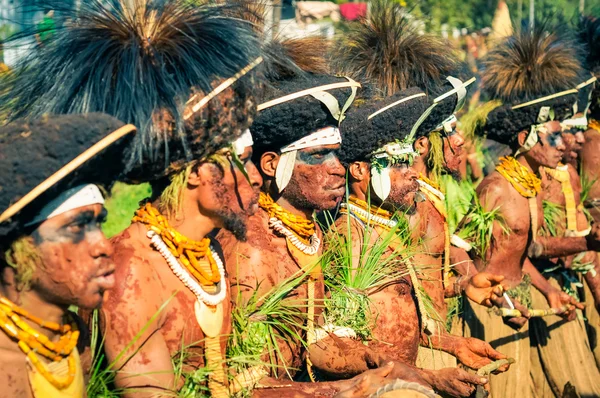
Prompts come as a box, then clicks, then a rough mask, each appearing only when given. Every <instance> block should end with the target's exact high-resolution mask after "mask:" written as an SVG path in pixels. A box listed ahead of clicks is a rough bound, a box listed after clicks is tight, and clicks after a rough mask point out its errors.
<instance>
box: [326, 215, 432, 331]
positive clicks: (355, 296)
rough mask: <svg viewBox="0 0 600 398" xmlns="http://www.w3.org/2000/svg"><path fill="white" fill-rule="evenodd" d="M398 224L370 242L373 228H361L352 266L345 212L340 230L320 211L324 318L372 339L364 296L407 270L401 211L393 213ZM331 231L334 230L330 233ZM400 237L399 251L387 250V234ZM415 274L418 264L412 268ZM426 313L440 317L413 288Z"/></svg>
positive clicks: (407, 241) (410, 246)
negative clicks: (322, 217)
mask: <svg viewBox="0 0 600 398" xmlns="http://www.w3.org/2000/svg"><path fill="white" fill-rule="evenodd" d="M393 219H394V220H396V221H397V222H398V224H397V225H396V226H395V227H393V228H391V229H390V231H389V232H388V233H386V234H384V235H383V236H377V238H376V239H375V240H374V242H371V240H372V237H373V236H372V235H371V234H374V233H376V232H375V231H374V230H373V229H371V228H369V227H368V225H367V228H366V229H365V233H364V234H363V240H362V243H361V249H360V254H359V260H358V264H359V265H358V266H357V267H355V266H354V265H353V261H352V260H353V250H352V246H353V245H352V240H353V239H352V238H353V237H352V229H351V224H350V217H348V218H347V223H346V225H343V226H341V228H342V229H345V230H346V231H341V230H340V229H339V228H340V227H336V226H335V225H334V220H333V218H332V216H331V215H330V214H329V213H326V214H325V225H324V226H323V228H324V230H329V233H327V234H326V235H325V237H324V245H325V247H326V250H325V252H324V254H323V256H322V258H321V268H322V269H323V274H324V276H325V285H326V287H327V289H328V291H329V295H330V297H329V298H328V299H327V300H325V313H324V317H325V323H326V324H332V325H335V326H340V327H348V328H351V329H352V330H354V331H355V332H356V334H357V337H358V338H360V339H361V340H362V341H369V340H371V339H372V337H373V336H372V329H373V326H374V324H375V322H376V320H377V314H375V311H373V308H372V303H371V300H370V299H369V295H370V294H373V293H375V292H377V291H380V290H382V289H384V288H385V287H387V286H388V285H389V283H390V282H391V281H394V280H397V279H399V278H408V277H409V272H408V269H407V268H406V266H405V265H404V263H405V261H407V260H409V259H410V258H411V257H412V255H413V253H414V252H415V249H416V244H415V243H414V242H412V239H411V229H410V226H409V224H408V220H407V218H406V217H405V215H404V214H396V215H394V217H393ZM336 231H337V232H336ZM398 238H400V239H401V241H402V246H403V247H405V249H404V250H402V251H395V252H390V250H389V245H390V242H391V241H392V240H393V239H398ZM415 268H417V273H419V271H420V270H422V269H423V267H417V266H415ZM419 289H420V290H419V292H420V294H421V296H422V298H423V302H424V304H425V305H424V306H425V310H426V311H427V315H428V316H429V317H430V318H432V319H434V320H439V321H441V319H440V317H439V315H437V312H436V311H435V308H434V306H433V302H432V300H431V298H430V297H429V296H428V294H427V293H426V292H425V291H424V290H423V289H422V287H419Z"/></svg>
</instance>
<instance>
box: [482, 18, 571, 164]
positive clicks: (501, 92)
mask: <svg viewBox="0 0 600 398" xmlns="http://www.w3.org/2000/svg"><path fill="white" fill-rule="evenodd" d="M579 57H580V51H579V50H578V47H577V45H576V43H575V42H574V41H573V40H570V39H568V38H566V37H564V36H561V35H559V34H558V33H556V30H555V29H549V26H548V25H547V24H545V23H539V24H536V27H535V28H534V29H533V30H528V29H523V30H522V31H521V32H520V33H516V34H514V35H512V36H509V37H507V38H506V39H505V40H504V41H503V42H501V43H499V44H498V45H496V46H495V47H494V48H493V49H492V50H491V51H490V52H489V53H488V55H487V57H486V59H485V60H484V62H483V65H484V72H483V74H482V87H483V94H484V95H485V96H487V98H488V99H489V100H494V101H495V103H496V104H498V106H497V107H495V108H494V109H492V110H491V111H490V112H489V113H488V115H487V123H486V126H485V129H486V130H487V133H488V137H489V138H491V139H493V140H496V141H499V142H502V143H505V144H511V143H514V141H515V139H516V136H517V133H519V132H520V131H523V130H530V134H529V136H528V139H527V142H526V145H524V146H523V147H522V148H521V149H519V152H518V153H522V152H525V151H527V150H529V149H531V147H533V145H535V143H536V142H537V130H538V129H539V128H541V126H543V124H544V123H545V122H547V121H550V120H555V119H556V120H563V119H565V118H567V117H570V116H571V115H572V112H573V104H574V103H575V101H576V99H577V90H574V88H575V87H576V86H577V85H578V84H579V83H580V82H581V80H582V79H581V77H582V76H583V73H582V72H583V69H582V68H581V64H580V60H579ZM500 103H502V104H503V105H502V106H500V105H499V104H500Z"/></svg>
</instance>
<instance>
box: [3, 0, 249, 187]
mask: <svg viewBox="0 0 600 398" xmlns="http://www.w3.org/2000/svg"><path fill="white" fill-rule="evenodd" d="M76 3H77V4H78V5H79V8H78V9H76V8H75V6H73V7H67V6H65V2H61V3H58V4H56V5H53V9H55V10H57V15H62V16H63V17H64V18H65V19H66V20H68V19H70V21H69V22H64V23H63V24H62V26H59V27H58V28H57V29H56V30H55V31H54V32H53V34H52V35H50V37H49V39H48V40H47V41H45V42H43V43H42V44H40V45H39V46H38V47H37V48H36V49H34V51H32V55H31V56H30V57H28V58H26V59H25V60H24V61H23V62H22V64H21V66H20V67H19V68H17V70H16V71H15V72H14V73H13V74H12V76H13V78H11V79H10V82H9V84H10V85H11V90H9V91H7V92H6V93H2V91H3V90H0V96H1V97H2V98H0V103H2V104H3V105H2V106H6V107H9V115H10V117H11V119H14V118H17V117H28V118H31V117H37V116H39V115H41V114H43V113H88V112H95V111H102V112H106V113H108V114H111V115H113V116H115V117H117V118H118V119H120V120H123V121H125V122H128V123H133V124H135V125H136V126H138V127H139V134H138V135H137V136H136V138H135V141H134V144H133V150H132V151H131V157H130V158H129V159H128V161H129V162H128V170H129V176H130V177H131V179H134V180H138V181H139V180H153V179H157V178H161V177H162V176H165V175H167V174H168V173H170V172H172V171H174V170H176V169H178V168H181V166H182V165H184V164H186V163H187V162H190V161H192V160H196V159H202V158H204V157H206V156H207V155H209V154H211V153H214V152H215V151H217V150H219V149H221V148H223V147H225V146H227V145H229V144H230V143H231V142H232V141H233V140H235V139H236V138H237V137H239V136H240V135H241V134H242V132H243V131H245V130H246V129H247V128H248V125H249V123H251V119H252V116H253V114H254V111H255V101H254V100H253V97H252V95H251V89H252V86H253V85H252V84H251V74H247V73H248V72H250V71H251V70H252V68H253V67H254V66H256V65H257V64H258V63H259V61H260V59H259V58H258V57H259V55H260V51H259V44H258V39H257V37H256V35H255V34H254V33H253V31H252V29H251V27H250V26H249V24H248V23H247V22H245V21H243V20H242V19H240V18H236V17H234V16H233V12H234V11H233V9H234V8H233V7H232V6H230V5H213V4H211V5H201V6H198V5H194V4H192V2H189V1H186V0H172V1H162V0H112V1H108V2H107V1H101V0H86V1H83V2H76ZM241 72H242V73H241ZM232 78H233V79H232ZM223 81H225V82H227V84H226V86H222V85H221V86H220V85H219V84H220V83H222V82H223ZM216 87H218V88H219V90H217V91H219V93H218V94H219V95H214V94H215V92H214V91H213V90H214V89H215V88H216ZM190 97H192V99H193V101H191V102H188V100H190ZM204 97H207V98H210V101H204V102H203V104H202V106H201V107H199V106H198V102H200V101H202V99H203V98H204ZM7 99H11V100H12V101H11V102H9V101H7ZM192 107H193V108H194V109H195V110H196V111H195V112H192V113H191V114H190V109H191V108H192Z"/></svg>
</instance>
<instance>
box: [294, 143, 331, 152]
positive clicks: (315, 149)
mask: <svg viewBox="0 0 600 398" xmlns="http://www.w3.org/2000/svg"><path fill="white" fill-rule="evenodd" d="M340 147H341V144H327V145H315V146H311V147H309V148H304V149H301V150H300V152H308V153H310V152H318V151H325V150H330V151H335V150H336V149H340Z"/></svg>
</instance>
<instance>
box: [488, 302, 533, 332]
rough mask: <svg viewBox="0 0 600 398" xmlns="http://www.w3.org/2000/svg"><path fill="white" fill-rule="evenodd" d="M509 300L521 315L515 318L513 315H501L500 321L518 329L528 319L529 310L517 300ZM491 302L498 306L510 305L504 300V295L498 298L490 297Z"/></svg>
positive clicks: (505, 306)
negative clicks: (508, 316)
mask: <svg viewBox="0 0 600 398" xmlns="http://www.w3.org/2000/svg"><path fill="white" fill-rule="evenodd" d="M510 301H511V302H512V304H513V306H514V307H515V309H517V310H519V312H520V313H521V315H522V316H520V317H518V318H515V317H513V318H504V317H503V318H502V321H503V322H504V324H506V325H507V326H510V327H511V328H513V329H515V330H520V329H521V328H522V327H523V326H524V325H525V324H526V323H527V320H528V319H529V310H528V309H527V307H525V306H524V305H522V304H521V303H520V302H519V301H517V300H515V299H510ZM492 302H493V303H494V305H495V306H496V307H498V308H510V305H508V302H507V301H506V298H504V295H503V296H501V297H499V298H494V299H492Z"/></svg>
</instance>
